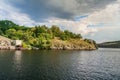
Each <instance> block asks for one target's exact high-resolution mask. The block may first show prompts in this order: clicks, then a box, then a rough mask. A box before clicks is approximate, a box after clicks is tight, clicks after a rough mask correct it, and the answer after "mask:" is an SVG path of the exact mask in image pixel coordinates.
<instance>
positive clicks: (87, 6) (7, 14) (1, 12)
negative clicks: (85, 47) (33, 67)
mask: <svg viewBox="0 0 120 80" xmlns="http://www.w3.org/2000/svg"><path fill="white" fill-rule="evenodd" d="M0 20H12V21H13V22H15V23H16V24H19V25H24V26H30V27H31V26H35V25H47V26H51V25H58V26H59V27H60V28H61V29H62V30H70V31H72V32H74V33H80V34H82V36H83V38H89V39H93V40H95V41H96V42H97V43H101V42H106V41H116V40H120V37H119V34H120V0H0Z"/></svg>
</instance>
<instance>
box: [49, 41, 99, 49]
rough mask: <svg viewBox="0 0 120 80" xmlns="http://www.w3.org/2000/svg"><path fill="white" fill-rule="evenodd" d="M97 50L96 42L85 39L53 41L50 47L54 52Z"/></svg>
mask: <svg viewBox="0 0 120 80" xmlns="http://www.w3.org/2000/svg"><path fill="white" fill-rule="evenodd" d="M97 48H98V47H97V45H96V43H95V41H93V40H89V41H86V40H83V39H81V40H76V39H71V40H69V41H63V40H58V39H53V40H52V45H51V47H50V49H52V50H96V49H97Z"/></svg>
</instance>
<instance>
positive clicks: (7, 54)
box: [0, 49, 120, 80]
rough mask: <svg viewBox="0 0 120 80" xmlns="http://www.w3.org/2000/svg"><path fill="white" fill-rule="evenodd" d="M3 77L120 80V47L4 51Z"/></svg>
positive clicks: (0, 79)
mask: <svg viewBox="0 0 120 80" xmlns="http://www.w3.org/2000/svg"><path fill="white" fill-rule="evenodd" d="M0 80H120V49H99V50H95V51H62V50H61V51H57V50H52V51H50V50H48V51H45V50H43V51H0Z"/></svg>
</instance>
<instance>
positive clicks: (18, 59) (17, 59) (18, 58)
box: [13, 51, 22, 70]
mask: <svg viewBox="0 0 120 80" xmlns="http://www.w3.org/2000/svg"><path fill="white" fill-rule="evenodd" d="M21 58H22V51H15V54H14V59H13V60H14V68H15V69H17V70H21Z"/></svg>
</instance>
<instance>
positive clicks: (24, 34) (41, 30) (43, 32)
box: [0, 20, 82, 49]
mask: <svg viewBox="0 0 120 80" xmlns="http://www.w3.org/2000/svg"><path fill="white" fill-rule="evenodd" d="M0 35H2V36H6V37H8V38H10V39H13V40H16V39H20V40H23V45H24V46H25V47H26V45H30V46H34V47H39V48H40V49H49V48H50V45H51V40H52V39H54V38H55V37H59V38H60V39H62V40H68V39H81V38H82V36H81V34H75V33H72V32H70V31H68V30H65V31H63V30H61V29H60V28H59V27H58V26H56V25H53V26H51V27H50V28H48V27H47V26H46V25H42V26H35V27H25V26H19V25H17V24H15V23H13V22H12V21H9V20H2V21H0Z"/></svg>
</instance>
